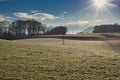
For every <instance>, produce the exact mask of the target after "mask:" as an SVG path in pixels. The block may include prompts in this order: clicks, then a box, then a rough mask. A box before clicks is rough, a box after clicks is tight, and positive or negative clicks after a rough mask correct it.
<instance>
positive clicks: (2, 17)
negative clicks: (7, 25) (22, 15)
mask: <svg viewBox="0 0 120 80" xmlns="http://www.w3.org/2000/svg"><path fill="white" fill-rule="evenodd" d="M10 19H11V18H10V17H6V16H2V15H0V22H3V21H9V20H10Z"/></svg>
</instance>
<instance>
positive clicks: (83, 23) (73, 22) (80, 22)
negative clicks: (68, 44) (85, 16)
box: [71, 20, 90, 25]
mask: <svg viewBox="0 0 120 80" xmlns="http://www.w3.org/2000/svg"><path fill="white" fill-rule="evenodd" d="M89 23H90V21H87V20H80V21H72V22H71V25H86V24H89Z"/></svg>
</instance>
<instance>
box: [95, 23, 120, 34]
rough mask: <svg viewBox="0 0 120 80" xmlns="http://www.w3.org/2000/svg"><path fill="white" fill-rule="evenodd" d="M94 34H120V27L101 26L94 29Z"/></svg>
mask: <svg viewBox="0 0 120 80" xmlns="http://www.w3.org/2000/svg"><path fill="white" fill-rule="evenodd" d="M93 32H94V33H117V32H120V25H118V24H113V25H99V26H95V27H94V31H93Z"/></svg>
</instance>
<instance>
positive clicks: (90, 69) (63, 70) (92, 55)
mask: <svg viewBox="0 0 120 80" xmlns="http://www.w3.org/2000/svg"><path fill="white" fill-rule="evenodd" d="M114 43H116V45H117V46H116V45H112V44H114ZM119 43H120V40H116V41H115V40H114V41H78V40H65V45H62V40H61V39H44V38H43V39H42V38H41V39H28V40H16V41H5V40H0V80H120V54H119V49H120V47H119ZM110 44H111V45H110ZM114 48H115V50H114Z"/></svg>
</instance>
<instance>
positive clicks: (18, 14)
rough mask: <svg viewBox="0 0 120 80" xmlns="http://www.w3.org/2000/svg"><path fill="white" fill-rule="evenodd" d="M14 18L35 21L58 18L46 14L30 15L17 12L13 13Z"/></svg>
mask: <svg viewBox="0 0 120 80" xmlns="http://www.w3.org/2000/svg"><path fill="white" fill-rule="evenodd" d="M13 15H14V16H16V17H19V18H24V19H37V20H54V19H57V18H59V17H57V16H55V15H52V14H48V13H36V12H34V13H32V14H28V13H23V12H18V13H14V14H13Z"/></svg>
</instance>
